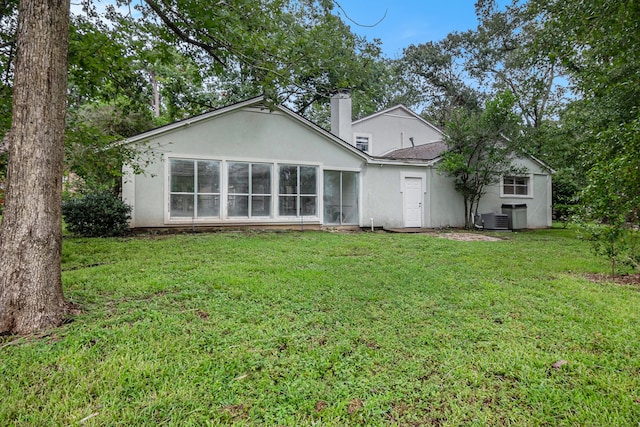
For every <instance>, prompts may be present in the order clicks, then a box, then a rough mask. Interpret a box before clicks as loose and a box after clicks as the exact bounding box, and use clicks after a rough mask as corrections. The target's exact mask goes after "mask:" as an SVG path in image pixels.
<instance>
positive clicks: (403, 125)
mask: <svg viewBox="0 0 640 427" xmlns="http://www.w3.org/2000/svg"><path fill="white" fill-rule="evenodd" d="M331 107H332V117H331V127H332V131H328V130H326V129H323V128H321V127H319V126H317V125H316V124H314V123H312V122H310V121H309V120H306V119H305V118H303V117H302V116H300V115H298V114H296V113H294V112H293V111H291V110H289V109H287V108H286V107H283V106H278V107H275V108H272V109H270V108H268V107H267V106H266V105H265V103H264V100H263V98H261V97H258V98H254V99H250V100H247V101H244V102H240V103H238V104H234V105H230V106H228V107H225V108H221V109H218V110H215V111H212V112H209V113H206V114H202V115H200V116H196V117H193V118H190V119H186V120H182V121H179V122H176V123H173V124H169V125H166V126H163V127H160V128H158V129H154V130H151V131H148V132H145V133H143V134H140V135H137V136H135V137H132V138H130V139H128V140H127V141H126V143H129V144H136V143H145V144H147V145H148V147H149V148H150V150H151V152H152V153H154V155H153V156H152V157H151V162H150V163H149V165H148V166H147V167H146V169H145V173H144V174H139V175H134V174H133V173H132V171H131V170H126V171H125V172H126V173H125V176H124V178H123V189H122V194H123V199H124V200H125V202H126V203H128V204H130V205H131V206H132V219H131V227H133V228H156V227H157V228H170V227H198V226H207V227H225V226H233V227H238V226H258V227H268V226H295V227H300V226H301V225H302V226H304V227H318V228H319V227H323V226H354V227H365V228H369V227H372V226H373V227H376V228H379V227H382V228H388V229H391V228H438V227H461V226H464V209H463V200H462V196H461V195H460V194H458V193H457V192H456V191H455V189H454V186H453V182H452V180H451V179H450V178H448V177H446V176H444V175H442V174H441V173H440V172H439V171H438V169H437V164H438V161H439V156H440V155H441V154H442V152H443V151H444V150H445V149H446V146H445V144H444V143H443V142H442V133H441V131H440V130H438V129H437V128H436V127H435V126H433V125H432V124H430V123H429V122H427V121H426V120H424V119H423V118H422V117H420V116H419V115H417V114H415V113H413V112H412V111H410V110H409V109H407V108H406V107H404V106H396V107H393V108H390V109H387V110H385V111H381V112H379V113H376V114H373V115H371V116H369V117H365V118H363V119H360V120H356V121H354V122H352V120H351V99H350V97H349V96H348V95H347V94H338V95H336V96H334V97H333V98H332V100H331ZM514 161H515V162H517V163H518V164H519V165H522V166H524V167H525V168H526V170H527V171H528V173H527V174H525V175H523V176H517V177H503V179H502V182H501V183H500V184H499V185H496V186H494V187H491V188H489V189H488V191H487V193H486V195H485V196H483V198H482V200H481V203H480V206H479V212H483V213H484V212H487V213H488V212H500V211H501V206H502V205H503V204H518V205H520V206H523V207H524V205H526V224H527V227H528V228H540V227H548V226H551V172H550V170H549V168H547V167H546V166H545V165H544V164H542V163H541V162H539V161H537V160H536V159H533V158H521V159H520V158H519V159H515V160H514Z"/></svg>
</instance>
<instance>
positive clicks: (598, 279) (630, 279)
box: [584, 273, 640, 288]
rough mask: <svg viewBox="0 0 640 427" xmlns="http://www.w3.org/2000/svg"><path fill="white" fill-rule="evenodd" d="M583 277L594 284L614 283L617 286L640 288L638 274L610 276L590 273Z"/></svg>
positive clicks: (639, 275)
mask: <svg viewBox="0 0 640 427" xmlns="http://www.w3.org/2000/svg"><path fill="white" fill-rule="evenodd" d="M584 277H585V278H586V279H587V280H590V281H592V282H594V283H607V282H609V283H611V282H613V283H616V284H618V285H631V286H635V287H637V288H640V273H638V274H616V275H615V276H611V275H610V274H603V273H592V274H585V275H584Z"/></svg>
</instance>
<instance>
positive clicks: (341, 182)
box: [322, 169, 361, 226]
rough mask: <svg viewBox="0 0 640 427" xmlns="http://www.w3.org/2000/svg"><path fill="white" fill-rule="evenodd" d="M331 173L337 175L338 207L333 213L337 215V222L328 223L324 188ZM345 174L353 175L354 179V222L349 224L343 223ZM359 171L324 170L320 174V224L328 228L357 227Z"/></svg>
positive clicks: (358, 216) (358, 218) (358, 214)
mask: <svg viewBox="0 0 640 427" xmlns="http://www.w3.org/2000/svg"><path fill="white" fill-rule="evenodd" d="M331 173H337V174H339V175H338V178H339V179H338V190H339V198H338V199H339V200H338V203H339V206H338V210H337V211H336V212H334V214H335V213H337V215H338V221H337V222H329V221H328V219H327V216H328V215H327V214H328V212H327V209H328V205H327V202H328V200H327V188H326V182H327V175H328V174H331ZM345 174H353V179H354V183H355V186H356V188H355V215H354V221H351V222H347V221H345V220H344V219H345V211H346V209H345V205H344V203H345V197H344V190H345V186H344V184H345V176H344V175H345ZM360 186H361V183H360V171H355V170H339V169H325V170H323V174H322V195H323V201H322V210H323V221H322V223H323V224H324V225H328V226H342V225H358V224H359V223H360Z"/></svg>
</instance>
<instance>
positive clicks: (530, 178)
mask: <svg viewBox="0 0 640 427" xmlns="http://www.w3.org/2000/svg"><path fill="white" fill-rule="evenodd" d="M506 177H507V178H509V177H516V178H527V179H528V183H527V194H526V195H525V194H505V193H504V178H505V176H501V177H500V197H501V198H504V199H533V174H524V175H506Z"/></svg>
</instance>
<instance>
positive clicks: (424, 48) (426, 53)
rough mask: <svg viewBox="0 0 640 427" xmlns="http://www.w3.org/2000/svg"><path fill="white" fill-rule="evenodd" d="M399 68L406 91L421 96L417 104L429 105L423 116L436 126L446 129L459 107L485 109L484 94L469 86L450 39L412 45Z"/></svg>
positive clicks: (404, 53) (469, 109)
mask: <svg viewBox="0 0 640 427" xmlns="http://www.w3.org/2000/svg"><path fill="white" fill-rule="evenodd" d="M398 67H399V68H400V69H401V70H402V72H401V79H399V81H401V82H404V86H405V91H407V92H409V93H411V92H415V93H417V94H419V95H418V96H419V97H418V98H417V99H415V101H414V102H415V103H416V104H418V105H423V106H425V109H424V111H423V112H422V114H423V115H425V116H426V117H427V118H428V119H429V120H430V121H432V122H433V123H434V124H436V125H438V126H442V127H444V126H445V124H446V123H447V122H448V121H450V120H451V119H452V116H453V115H455V113H454V110H456V109H459V108H462V109H465V110H468V111H477V110H480V109H481V99H482V95H481V94H480V93H479V92H478V91H477V90H476V89H474V88H472V87H471V86H470V85H469V83H468V82H469V75H468V74H467V73H466V72H465V70H464V69H463V67H462V66H461V64H460V63H459V60H458V52H457V50H456V49H455V48H454V47H453V46H452V45H451V43H449V41H448V40H443V41H441V42H437V43H436V42H428V43H424V44H421V45H411V46H409V47H408V48H406V49H405V50H404V52H403V57H402V59H401V60H399V61H398ZM409 96H411V95H409ZM409 105H410V104H409Z"/></svg>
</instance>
